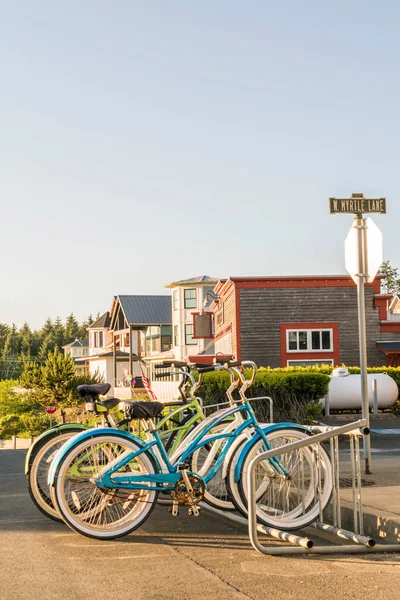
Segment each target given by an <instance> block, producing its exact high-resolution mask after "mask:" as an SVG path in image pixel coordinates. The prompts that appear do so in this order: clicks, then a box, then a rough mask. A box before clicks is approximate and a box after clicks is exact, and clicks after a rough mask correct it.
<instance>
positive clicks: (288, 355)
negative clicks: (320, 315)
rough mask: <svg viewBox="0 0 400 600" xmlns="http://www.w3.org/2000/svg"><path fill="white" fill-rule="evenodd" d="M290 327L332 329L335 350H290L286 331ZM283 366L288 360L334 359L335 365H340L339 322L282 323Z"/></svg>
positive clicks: (300, 329) (301, 329) (296, 328)
mask: <svg viewBox="0 0 400 600" xmlns="http://www.w3.org/2000/svg"><path fill="white" fill-rule="evenodd" d="M288 329H295V330H297V331H303V330H307V329H332V335H333V340H332V343H333V350H332V351H327V352H324V351H319V352H288V351H287V349H286V332H287V330H288ZM280 330H281V366H282V367H286V366H287V361H288V360H321V359H323V358H327V359H330V360H333V364H334V365H339V324H338V323H320V322H318V323H281V325H280Z"/></svg>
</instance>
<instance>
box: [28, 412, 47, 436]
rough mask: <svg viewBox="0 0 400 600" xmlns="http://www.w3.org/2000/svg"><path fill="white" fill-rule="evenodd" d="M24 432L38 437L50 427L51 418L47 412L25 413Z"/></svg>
mask: <svg viewBox="0 0 400 600" xmlns="http://www.w3.org/2000/svg"><path fill="white" fill-rule="evenodd" d="M21 422H22V426H23V430H22V433H23V434H25V435H26V436H27V437H36V436H38V435H40V434H41V433H43V431H45V430H46V429H48V428H49V427H50V418H49V415H47V414H35V413H25V414H24V415H22V416H21Z"/></svg>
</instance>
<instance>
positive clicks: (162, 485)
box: [49, 362, 330, 540]
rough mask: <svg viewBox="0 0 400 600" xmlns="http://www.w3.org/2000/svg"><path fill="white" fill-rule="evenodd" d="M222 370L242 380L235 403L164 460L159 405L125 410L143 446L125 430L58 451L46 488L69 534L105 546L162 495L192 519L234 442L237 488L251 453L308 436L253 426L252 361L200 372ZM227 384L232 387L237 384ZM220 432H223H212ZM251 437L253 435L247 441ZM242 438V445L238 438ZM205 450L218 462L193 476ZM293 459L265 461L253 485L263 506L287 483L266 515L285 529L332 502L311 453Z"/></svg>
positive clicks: (93, 434) (94, 434) (295, 428)
mask: <svg viewBox="0 0 400 600" xmlns="http://www.w3.org/2000/svg"><path fill="white" fill-rule="evenodd" d="M244 366H247V367H250V368H251V369H252V375H251V377H250V378H249V379H246V378H245V377H244V371H243V367H244ZM221 368H228V370H230V371H231V372H233V369H237V371H236V372H238V373H239V374H240V376H239V378H238V380H240V381H241V382H242V387H241V389H240V399H238V400H233V399H232V398H231V400H232V402H231V406H230V407H229V408H227V409H226V410H223V411H220V413H219V414H218V415H217V416H215V417H214V418H213V419H211V420H210V421H209V422H208V423H206V424H204V423H200V424H199V425H198V426H197V427H196V428H195V430H194V431H192V432H191V433H190V434H189V435H188V436H187V437H186V438H185V440H184V441H183V443H182V444H181V445H180V446H179V447H178V449H177V450H176V452H175V453H174V454H173V455H172V456H168V454H167V452H166V450H165V448H164V445H163V443H162V440H161V438H160V435H159V433H158V432H157V431H156V427H155V424H154V418H156V417H157V416H158V415H159V414H160V413H161V411H162V410H163V405H162V404H161V403H158V402H151V403H132V404H131V405H130V406H129V408H128V409H127V418H129V419H141V422H142V425H143V427H144V429H145V431H146V439H145V440H142V439H141V438H139V437H138V436H134V435H132V434H131V433H129V432H123V431H118V430H112V429H108V430H107V429H98V430H91V431H87V432H84V433H82V434H79V435H78V436H76V437H74V438H73V439H72V440H70V441H69V442H67V444H65V446H63V448H61V449H60V450H59V452H58V453H57V456H56V457H55V459H54V460H53V463H52V465H51V468H50V473H49V485H50V486H51V494H52V499H53V502H54V503H55V505H56V506H57V508H58V510H59V512H60V514H61V516H62V518H63V519H64V521H65V522H66V523H67V524H68V525H69V526H70V527H71V528H72V529H74V530H75V531H78V532H79V533H81V534H83V535H85V536H88V537H91V538H96V539H104V540H108V539H114V538H118V537H121V536H124V535H127V534H128V533H130V532H132V531H134V530H135V529H137V528H138V527H140V526H141V525H142V524H143V523H144V522H145V520H146V519H147V518H148V517H149V516H150V514H151V512H152V510H153V509H154V506H155V504H156V502H157V497H158V495H159V493H160V492H162V493H163V494H168V495H169V496H170V497H171V499H172V514H173V515H176V514H177V512H178V507H179V506H180V505H183V506H186V507H188V508H189V513H190V514H193V515H195V516H198V515H199V507H198V504H199V502H200V501H201V500H202V499H203V497H204V495H205V491H206V489H207V486H208V484H209V482H210V481H212V479H213V478H214V476H215V475H216V473H217V472H218V471H219V470H220V469H221V468H222V467H223V465H224V463H225V461H226V459H227V457H228V456H229V455H230V450H231V448H232V446H233V445H234V444H235V442H237V441H238V440H241V441H242V442H243V445H244V446H243V447H242V446H241V445H240V446H238V447H237V452H236V460H235V465H236V466H235V472H236V473H239V477H238V479H237V481H235V478H234V479H233V484H234V485H238V484H239V483H240V469H241V465H242V464H243V463H244V462H245V461H246V458H247V457H248V456H249V455H252V454H254V448H256V449H257V450H256V451H257V452H259V451H261V452H263V451H264V448H271V443H270V442H269V436H276V437H279V435H280V436H281V440H285V439H286V436H288V437H289V439H290V441H293V439H304V437H306V436H308V435H309V431H308V430H307V428H306V427H302V426H300V425H296V424H291V423H281V424H275V425H268V426H265V425H263V426H261V425H259V424H258V422H257V419H256V417H255V415H254V412H253V410H252V407H251V405H250V403H249V402H248V400H247V398H246V396H245V391H246V389H247V388H248V387H249V386H250V385H251V383H252V381H253V380H254V376H255V372H256V366H255V365H254V363H251V362H246V363H245V362H243V363H239V362H236V363H230V365H225V366H221V365H213V366H211V367H205V368H202V369H201V368H200V369H198V371H199V373H200V375H201V373H204V372H207V371H211V370H218V369H221ZM243 382H244V383H243ZM232 385H235V386H236V387H237V384H236V382H235V383H234V384H232ZM141 405H147V406H141ZM237 417H238V418H237ZM232 418H234V419H236V418H237V427H236V428H235V429H234V430H232V424H231V422H229V423H228V424H226V425H224V421H226V419H232ZM218 426H221V427H222V428H223V430H222V431H218V432H215V431H216V427H218ZM249 431H251V432H252V435H251V437H250V436H249ZM288 432H289V433H288ZM243 435H245V436H246V440H242V436H243ZM283 443H284V442H283ZM206 446H208V447H211V448H212V449H213V450H214V451H215V456H216V460H214V461H212V464H211V465H210V468H208V469H206V470H205V472H203V473H202V474H200V473H197V472H194V471H192V470H191V459H192V457H193V455H194V454H195V453H196V452H197V451H199V450H200V449H201V448H202V447H206ZM297 454H298V460H297V461H294V460H293V457H292V456H290V457H289V460H288V461H285V458H283V460H282V459H281V458H279V459H278V458H276V459H273V460H270V461H267V463H266V464H265V465H263V467H264V473H263V475H262V476H261V477H260V478H259V480H258V483H257V498H258V500H259V502H260V506H261V507H262V506H263V503H264V497H265V493H266V492H267V491H268V488H269V487H270V484H271V481H272V480H273V479H275V478H276V479H279V480H280V481H282V482H286V484H289V485H286V492H285V494H286V497H285V498H283V502H282V499H280V501H279V506H277V502H276V499H275V501H274V503H272V505H271V506H269V507H267V511H265V515H267V517H268V518H269V519H270V520H271V521H273V520H274V516H275V517H276V518H278V519H279V521H280V527H281V528H286V529H291V528H295V527H300V526H304V522H305V521H307V523H310V522H312V521H313V520H314V519H315V518H317V516H318V514H319V504H320V502H321V503H323V504H325V503H326V502H327V501H328V500H329V497H330V489H329V482H328V483H327V477H326V476H325V477H324V478H323V479H322V478H321V477H320V475H319V474H318V473H316V470H315V461H314V460H313V458H314V457H313V455H312V453H311V452H309V453H306V452H303V451H302V450H299V451H298V452H297ZM284 456H285V455H284ZM231 460H232V456H231ZM324 460H325V464H326V467H324V468H323V472H324V473H327V472H328V471H329V468H328V467H329V464H328V463H329V459H328V458H327V457H326V459H324ZM243 489H244V488H243ZM289 491H290V493H289ZM239 495H240V490H239ZM268 514H269V516H268Z"/></svg>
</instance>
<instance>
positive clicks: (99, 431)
mask: <svg viewBox="0 0 400 600" xmlns="http://www.w3.org/2000/svg"><path fill="white" fill-rule="evenodd" d="M113 433H118V435H119V437H124V438H126V439H128V440H131V441H134V442H136V443H137V445H138V446H141V447H142V448H147V444H146V442H144V441H143V440H142V439H141V438H139V437H137V436H135V435H132V434H131V433H129V432H128V431H121V430H120V429H113V428H110V427H99V428H92V429H89V430H87V431H84V432H82V433H78V435H76V436H74V437H73V438H71V439H70V440H69V441H68V442H66V443H65V444H64V446H62V447H61V448H60V450H59V451H58V452H57V454H56V456H55V457H54V460H53V461H52V463H51V467H50V470H49V476H48V481H47V483H48V485H51V486H54V482H55V476H56V472H57V469H58V465H59V463H60V462H61V461H62V460H63V459H64V457H65V456H66V454H67V453H68V452H69V451H70V450H71V449H72V448H73V447H74V446H76V445H77V444H80V443H81V442H83V441H84V440H86V439H88V438H96V437H99V436H101V435H110V434H113ZM148 452H150V453H151V455H152V456H153V458H154V460H155V463H156V465H157V467H158V469H159V470H161V467H160V463H159V461H158V460H157V457H156V456H155V455H154V452H152V451H151V449H150V448H149V449H148Z"/></svg>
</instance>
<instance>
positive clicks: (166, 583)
mask: <svg viewBox="0 0 400 600" xmlns="http://www.w3.org/2000/svg"><path fill="white" fill-rule="evenodd" d="M24 457H25V451H23V450H2V451H1V452H0V550H1V552H0V598H1V600H3V599H4V600H25V599H27V600H28V599H29V600H31V599H36V598H37V599H39V598H40V599H41V600H53V599H54V600H65V598H74V600H92V599H93V598H96V600H103V599H107V600H109V599H110V598H125V599H127V600H130V599H132V600H160V599H169V598H178V599H179V600H205V599H208V598H218V600H225V599H226V600H228V599H233V598H238V599H240V598H243V599H244V598H250V599H254V600H258V599H260V600H261V599H266V598H274V599H278V600H281V599H282V600H288V599H293V598H296V599H299V600H303V599H304V600H305V599H307V600H314V599H324V600H330V599H335V600H337V599H338V598H339V599H342V598H346V599H347V598H364V597H365V596H366V595H367V594H372V595H373V598H374V599H376V600H381V599H382V600H387V599H397V598H399V599H400V556H399V555H393V554H392V555H368V556H364V555H357V556H345V555H344V556H340V555H334V556H325V557H320V556H316V555H312V556H306V557H295V558H288V557H271V556H263V555H260V554H258V553H256V552H255V551H254V550H253V548H252V546H251V545H250V542H249V539H248V535H247V531H246V530H244V529H242V528H240V527H236V526H234V525H231V524H229V523H227V522H225V521H224V520H222V519H219V518H216V517H214V516H210V515H209V514H206V512H204V511H203V512H202V514H201V515H200V517H198V518H195V517H189V516H188V515H187V512H186V510H184V509H182V510H181V511H180V514H179V516H178V517H176V518H174V517H172V516H171V515H170V514H169V513H168V512H167V509H166V508H165V507H161V506H159V507H157V508H156V510H155V511H154V512H153V514H152V515H151V517H150V518H149V520H148V521H147V522H146V523H145V526H144V527H143V528H142V529H140V530H139V531H137V532H134V533H133V534H131V535H129V536H127V537H125V538H122V539H121V540H115V541H110V542H101V541H97V540H91V539H89V538H85V537H82V536H80V535H79V534H77V533H74V532H73V531H71V530H70V529H68V527H66V526H65V525H64V524H62V523H56V522H54V521H51V520H49V519H47V518H46V517H45V516H44V515H42V514H41V513H40V512H39V511H38V510H37V509H36V508H35V506H34V505H33V503H32V502H31V500H30V498H29V495H28V492H27V488H26V482H25V477H24V475H23V462H24ZM272 543H274V544H279V543H280V542H277V541H275V542H272ZM325 543H326V542H325Z"/></svg>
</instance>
